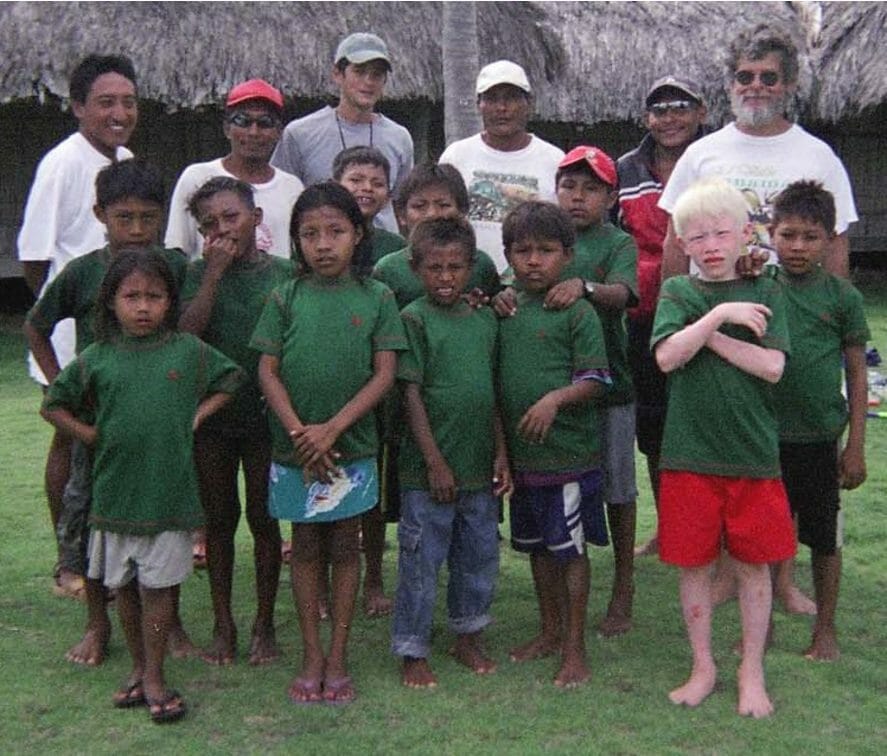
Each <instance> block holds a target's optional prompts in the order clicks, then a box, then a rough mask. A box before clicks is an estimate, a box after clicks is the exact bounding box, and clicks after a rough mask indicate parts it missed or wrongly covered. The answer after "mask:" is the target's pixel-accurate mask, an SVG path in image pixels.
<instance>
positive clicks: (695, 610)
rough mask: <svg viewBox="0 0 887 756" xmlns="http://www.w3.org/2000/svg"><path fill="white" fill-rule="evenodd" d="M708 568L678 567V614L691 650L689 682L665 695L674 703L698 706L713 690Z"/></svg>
mask: <svg viewBox="0 0 887 756" xmlns="http://www.w3.org/2000/svg"><path fill="white" fill-rule="evenodd" d="M710 569H711V567H710V565H705V566H704V567H684V568H681V611H682V613H683V615H684V624H685V625H686V627H687V637H688V638H689V640H690V648H691V649H692V651H693V669H692V671H691V672H690V679H689V680H687V682H686V683H684V684H683V685H682V686H681V687H680V688H675V689H674V690H673V691H671V693H669V694H668V697H669V699H670V700H671V702H672V703H675V704H684V705H685V706H698V705H699V704H701V703H702V702H703V701H704V700H705V699H706V698H707V697H708V696H709V694H710V693H711V692H712V690H714V687H715V680H716V679H717V668H716V667H715V660H714V657H712V654H711V608H712V603H711V575H710Z"/></svg>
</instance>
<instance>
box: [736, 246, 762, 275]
mask: <svg viewBox="0 0 887 756" xmlns="http://www.w3.org/2000/svg"><path fill="white" fill-rule="evenodd" d="M769 259H770V253H769V252H768V251H767V250H766V249H762V248H760V247H755V248H754V249H752V250H750V251H749V253H748V254H747V255H740V256H739V259H738V260H737V261H736V275H738V276H739V277H740V278H758V276H760V275H761V273H763V272H764V264H765V263H766V262H767V260H769Z"/></svg>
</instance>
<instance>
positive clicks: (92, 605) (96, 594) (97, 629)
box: [65, 578, 111, 667]
mask: <svg viewBox="0 0 887 756" xmlns="http://www.w3.org/2000/svg"><path fill="white" fill-rule="evenodd" d="M110 637H111V620H110V618H109V617H108V607H107V593H106V591H105V586H103V585H102V581H101V580H92V579H90V578H87V580H86V630H85V631H84V633H83V637H82V638H81V639H80V641H79V642H78V643H77V644H75V645H74V646H71V648H69V649H68V652H67V653H66V654H65V658H66V659H67V660H68V661H69V662H73V663H74V664H85V665H86V666H87V667H97V666H98V665H99V664H101V663H102V662H103V661H105V655H106V654H107V653H108V640H109V639H110Z"/></svg>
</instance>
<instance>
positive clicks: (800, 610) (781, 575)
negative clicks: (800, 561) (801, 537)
mask: <svg viewBox="0 0 887 756" xmlns="http://www.w3.org/2000/svg"><path fill="white" fill-rule="evenodd" d="M772 569H773V595H774V596H775V597H776V599H777V600H778V601H779V603H780V604H782V608H783V609H785V611H787V612H788V613H789V614H810V615H813V614H816V602H815V601H813V600H812V599H811V598H810V597H809V596H805V595H804V593H803V592H802V591H801V589H800V588H798V586H797V585H795V559H794V557H791V558H790V559H786V560H785V561H782V562H777V563H776V564H774V565H773V567H772Z"/></svg>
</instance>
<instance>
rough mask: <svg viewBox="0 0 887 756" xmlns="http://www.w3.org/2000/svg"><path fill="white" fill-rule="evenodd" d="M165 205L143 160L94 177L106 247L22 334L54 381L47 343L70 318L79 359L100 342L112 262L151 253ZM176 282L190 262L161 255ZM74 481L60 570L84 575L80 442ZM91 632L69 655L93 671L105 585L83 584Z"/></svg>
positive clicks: (73, 268) (84, 476)
mask: <svg viewBox="0 0 887 756" xmlns="http://www.w3.org/2000/svg"><path fill="white" fill-rule="evenodd" d="M165 201H166V198H165V192H164V189H163V180H162V178H161V176H160V173H159V172H158V171H157V170H156V169H155V168H154V167H153V166H151V165H149V164H148V163H146V162H144V161H142V160H136V159H129V160H121V161H119V162H116V163H112V164H111V165H109V166H106V167H105V168H103V169H102V170H101V171H100V172H99V173H98V175H97V177H96V206H95V208H94V212H95V215H96V217H97V218H98V219H99V221H100V222H101V223H102V224H104V226H105V231H106V234H107V237H108V244H107V246H105V247H102V248H101V249H97V250H95V251H93V252H90V253H89V254H86V255H83V256H82V257H78V258H77V259H75V260H73V261H72V262H71V263H70V264H69V265H68V266H66V267H65V269H64V270H63V271H62V272H61V273H60V274H59V275H58V276H57V277H56V278H55V279H53V281H52V282H51V283H50V284H49V286H47V287H46V289H45V290H44V292H43V294H42V296H41V297H40V299H39V300H38V301H37V303H36V304H35V305H34V306H33V307H32V308H31V310H30V312H29V313H28V315H27V318H26V319H25V325H24V331H25V336H26V337H27V339H28V344H29V346H30V348H31V351H32V352H33V354H34V358H35V359H36V360H37V364H38V365H39V366H40V369H41V370H42V371H43V374H44V375H45V376H46V379H47V380H48V381H50V382H52V381H53V380H54V379H55V377H56V376H57V375H58V373H59V363H58V359H57V357H56V353H55V350H54V348H53V345H52V341H51V340H50V337H51V336H52V333H53V330H54V329H55V327H56V325H57V324H58V323H59V322H60V321H62V320H64V319H65V318H73V319H74V320H75V326H76V335H77V345H76V351H77V353H78V354H79V353H80V352H82V351H83V350H84V349H86V347H88V346H89V345H90V344H92V343H93V341H95V333H94V323H95V318H96V302H97V300H98V295H99V288H100V286H101V282H102V279H103V278H104V276H105V273H106V272H107V270H108V268H109V266H110V265H111V262H112V261H113V260H114V259H115V258H116V257H117V255H118V254H119V253H120V251H121V250H123V249H124V248H127V247H153V246H156V245H157V243H158V240H159V238H160V231H161V228H162V224H163V206H164V202H165ZM160 253H161V254H162V255H163V257H164V259H165V260H166V262H167V263H168V264H169V266H170V269H171V270H172V272H173V276H174V278H175V281H176V285H181V283H182V281H183V280H184V277H185V269H186V267H187V264H188V261H187V259H186V257H185V255H184V254H182V252H181V251H179V250H169V249H161V250H160ZM71 460H72V461H71V475H70V477H69V480H68V484H67V485H66V486H65V491H64V495H63V505H62V511H61V514H60V517H59V523H58V529H57V536H58V547H59V569H60V571H62V572H68V573H70V574H72V575H86V544H87V540H88V536H89V526H88V523H87V521H88V516H89V508H90V496H91V494H90V490H91V475H92V460H91V455H90V453H89V451H88V449H87V448H86V447H85V446H84V445H83V444H81V443H79V442H78V441H77V440H76V439H75V440H74V442H73V444H72V454H71ZM84 593H85V595H86V604H87V615H88V619H87V625H86V632H85V634H84V636H83V638H82V640H81V641H80V642H79V643H77V644H76V645H75V646H73V647H72V648H71V649H70V650H69V651H68V652H67V654H66V658H67V659H68V661H71V662H74V663H75V664H86V665H88V666H95V665H98V664H101V663H102V662H103V661H104V659H105V653H106V651H107V645H108V638H109V637H110V634H111V624H110V621H109V619H108V613H107V609H106V607H105V591H104V589H103V588H102V584H101V581H100V580H86V581H85V590H84ZM170 645H171V648H173V649H174V652H175V653H182V654H187V653H190V651H191V650H192V646H191V642H190V640H188V637H187V635H185V632H184V630H183V629H182V628H181V626H180V624H179V625H178V626H177V627H175V628H174V629H173V633H172V637H171V643H170Z"/></svg>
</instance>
